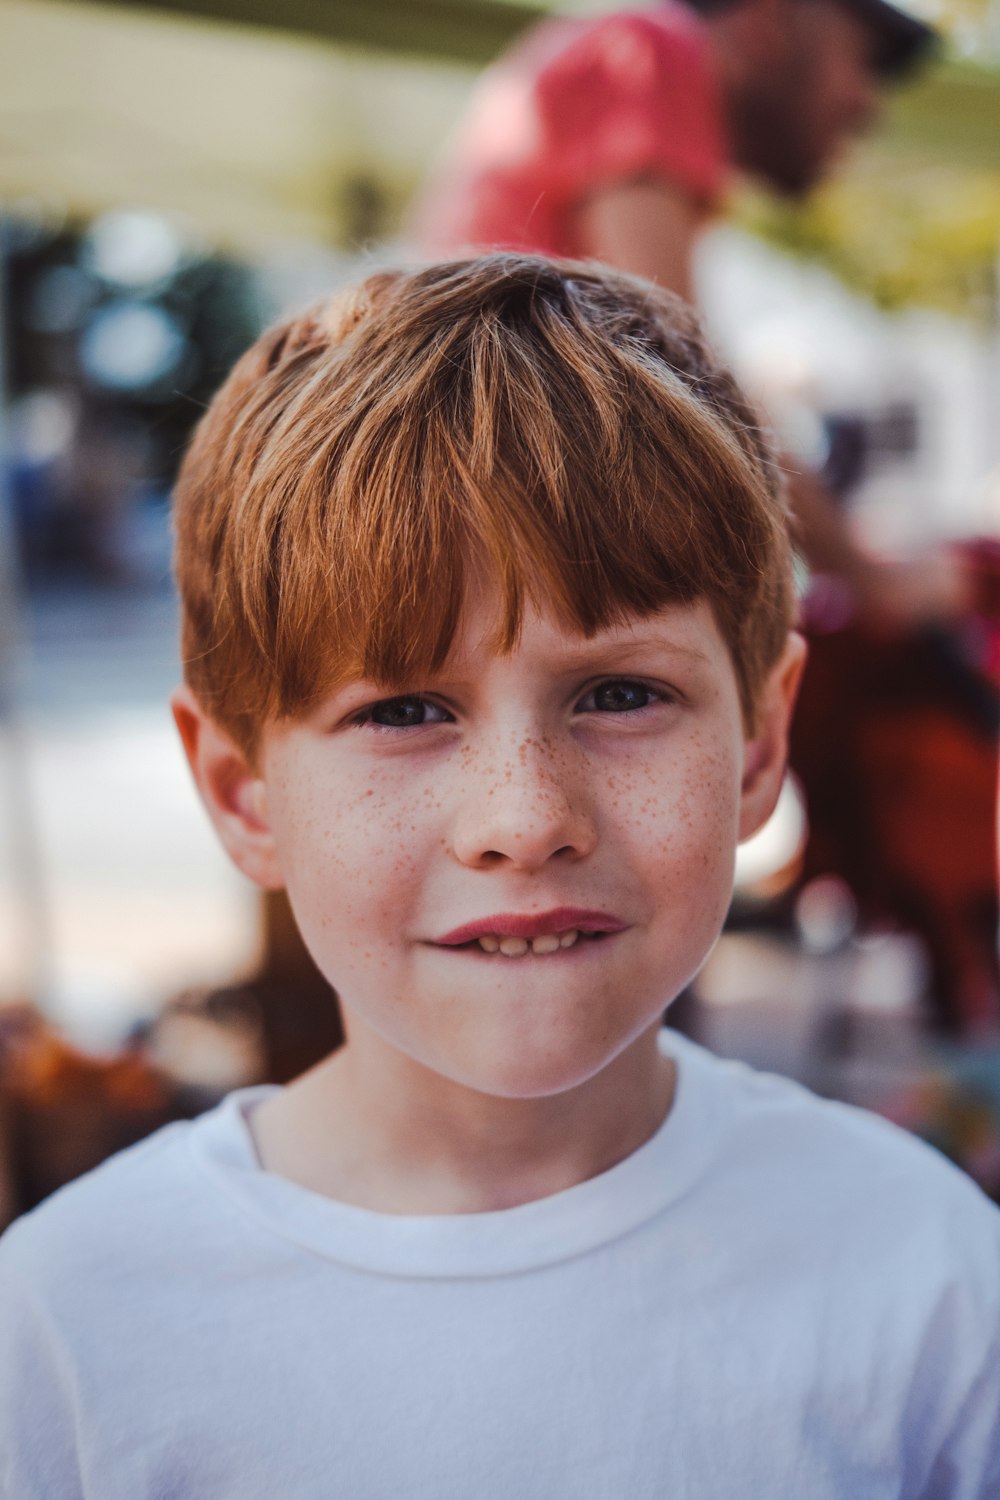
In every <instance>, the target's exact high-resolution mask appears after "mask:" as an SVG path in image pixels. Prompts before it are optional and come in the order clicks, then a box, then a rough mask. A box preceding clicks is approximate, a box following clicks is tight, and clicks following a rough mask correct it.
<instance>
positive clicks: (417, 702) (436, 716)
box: [358, 693, 449, 729]
mask: <svg viewBox="0 0 1000 1500" xmlns="http://www.w3.org/2000/svg"><path fill="white" fill-rule="evenodd" d="M448 718H449V715H448V714H447V713H446V711H445V710H444V709H443V708H441V707H440V706H439V705H438V704H437V703H431V702H430V701H429V700H428V699H427V698H420V697H418V696H417V694H415V693H407V694H405V695H404V696H402V697H399V698H383V699H382V701H381V703H373V704H372V705H371V707H370V708H366V709H365V711H364V712H363V713H362V714H360V715H359V716H358V722H359V723H363V724H377V725H378V726H379V727H380V728H382V729H414V728H417V727H419V726H420V725H421V724H441V723H444V722H445V721H446V720H447V719H448Z"/></svg>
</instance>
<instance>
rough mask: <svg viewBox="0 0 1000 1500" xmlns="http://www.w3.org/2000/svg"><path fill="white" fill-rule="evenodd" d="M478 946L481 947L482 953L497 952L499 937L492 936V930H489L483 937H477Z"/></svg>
mask: <svg viewBox="0 0 1000 1500" xmlns="http://www.w3.org/2000/svg"><path fill="white" fill-rule="evenodd" d="M479 946H480V948H482V950H483V952H484V953H499V951H500V939H499V938H498V937H494V936H493V934H492V932H490V933H487V935H486V936H485V937H481V938H480V939H479Z"/></svg>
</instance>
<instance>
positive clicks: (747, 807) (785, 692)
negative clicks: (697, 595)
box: [739, 630, 806, 843]
mask: <svg viewBox="0 0 1000 1500" xmlns="http://www.w3.org/2000/svg"><path fill="white" fill-rule="evenodd" d="M805 662H806V643H805V641H804V640H803V639H802V637H801V636H800V635H799V634H798V632H797V631H794V630H792V631H790V632H789V635H788V640H787V642H786V644H785V649H784V651H783V652H782V653H781V655H780V657H779V658H778V660H777V661H776V662H775V664H774V666H773V667H772V669H771V671H770V673H769V674H768V677H767V680H766V681H765V683H764V687H763V689H762V691H761V695H760V700H759V703H758V709H757V730H756V733H755V734H754V737H753V739H752V740H748V741H747V743H746V745H745V747H744V752H743V783H742V786H741V790H740V832H739V837H740V843H742V842H743V840H744V839H748V838H750V836H751V834H754V833H756V832H757V830H758V828H762V827H763V826H764V824H765V823H766V822H767V820H768V818H769V817H770V816H771V814H772V812H773V811H774V806H775V803H776V802H777V800H778V793H779V792H780V791H781V783H782V781H783V779H784V775H785V763H786V761H787V759H788V726H789V724H790V723H791V718H792V710H793V708H794V707H795V699H796V695H797V694H798V690H799V682H800V680H801V678H802V669H803V667H804V666H805Z"/></svg>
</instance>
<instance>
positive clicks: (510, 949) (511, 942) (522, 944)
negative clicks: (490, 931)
mask: <svg viewBox="0 0 1000 1500" xmlns="http://www.w3.org/2000/svg"><path fill="white" fill-rule="evenodd" d="M497 946H498V947H499V949H500V952H501V953H503V954H505V955H506V956H507V958H520V957H521V955H522V954H523V953H527V951H528V939H527V938H515V937H505V938H501V939H500V941H499V943H498V944H497Z"/></svg>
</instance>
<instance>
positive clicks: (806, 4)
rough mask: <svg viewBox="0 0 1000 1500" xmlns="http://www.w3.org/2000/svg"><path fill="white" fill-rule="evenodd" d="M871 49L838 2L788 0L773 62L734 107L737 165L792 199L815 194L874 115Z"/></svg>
mask: <svg viewBox="0 0 1000 1500" xmlns="http://www.w3.org/2000/svg"><path fill="white" fill-rule="evenodd" d="M873 46H874V38H873V36H872V33H871V30H870V28H869V26H868V24H867V23H866V22H865V21H864V20H863V19H862V18H861V17H860V16H858V15H856V14H855V13H854V12H853V11H852V10H851V9H849V8H848V7H847V6H846V5H843V4H841V3H840V0H788V3H787V4H786V5H785V6H783V7H782V17H781V21H780V29H778V30H776V32H775V40H774V46H773V48H772V55H771V56H770V57H769V58H767V59H765V60H764V63H763V65H762V66H761V67H759V68H758V69H757V70H756V72H755V75H754V76H753V77H752V78H751V79H750V80H749V81H748V84H747V88H746V91H745V97H744V98H742V100H741V101H740V102H739V104H738V106H737V112H736V118H735V119H734V121H733V127H734V130H733V133H734V140H735V147H736V152H737V157H738V164H739V165H740V166H741V167H742V168H743V169H744V170H746V171H748V172H750V173H752V174H753V175H756V176H759V177H762V178H764V179H765V180H766V181H767V182H768V183H770V185H771V186H772V187H773V188H775V189H776V190H777V191H778V192H780V193H784V194H787V195H789V196H792V197H798V196H801V195H802V194H804V193H806V192H808V191H809V189H810V188H812V187H814V186H815V185H816V183H817V182H818V181H819V180H820V179H821V178H822V177H823V176H825V175H826V174H827V173H828V172H829V171H830V169H831V168H832V167H833V166H834V165H835V164H836V162H837V160H838V158H839V156H840V155H841V154H842V152H843V150H844V148H845V147H846V146H847V145H848V144H849V143H850V141H851V140H852V139H853V138H855V137H856V136H858V135H859V134H861V133H862V132H863V131H864V130H865V129H866V128H867V127H868V126H869V125H870V124H871V123H872V121H873V119H874V117H875V114H876V113H877V110H878V104H879V95H878V88H879V84H878V78H877V76H876V73H875V69H874V66H873V61H872V57H873Z"/></svg>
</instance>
